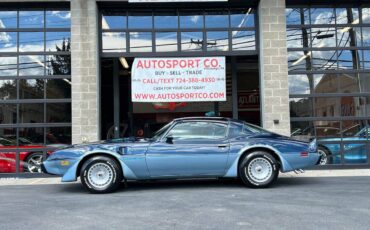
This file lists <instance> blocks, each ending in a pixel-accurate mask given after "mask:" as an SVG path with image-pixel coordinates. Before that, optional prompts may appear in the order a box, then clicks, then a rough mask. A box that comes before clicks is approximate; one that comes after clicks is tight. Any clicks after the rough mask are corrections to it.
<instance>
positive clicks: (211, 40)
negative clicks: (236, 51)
mask: <svg viewBox="0 0 370 230" xmlns="http://www.w3.org/2000/svg"><path fill="white" fill-rule="evenodd" d="M207 50H208V51H215V50H217V51H228V50H229V33H228V32H227V31H213V32H207Z"/></svg>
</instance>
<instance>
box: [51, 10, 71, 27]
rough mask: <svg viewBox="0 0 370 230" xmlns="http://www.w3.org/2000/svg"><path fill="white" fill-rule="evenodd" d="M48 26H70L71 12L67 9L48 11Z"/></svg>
mask: <svg viewBox="0 0 370 230" xmlns="http://www.w3.org/2000/svg"><path fill="white" fill-rule="evenodd" d="M45 18H46V28H70V27H71V13H70V12H69V11H67V10H60V11H59V10H53V11H46V16H45Z"/></svg>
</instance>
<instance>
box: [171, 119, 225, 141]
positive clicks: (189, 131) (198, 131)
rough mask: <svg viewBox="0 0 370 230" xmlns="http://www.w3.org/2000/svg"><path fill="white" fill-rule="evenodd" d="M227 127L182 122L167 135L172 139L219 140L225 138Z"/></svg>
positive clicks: (198, 122) (223, 125)
mask: <svg viewBox="0 0 370 230" xmlns="http://www.w3.org/2000/svg"><path fill="white" fill-rule="evenodd" d="M226 132H227V125H226V124H223V123H218V122H203V121H194V122H182V123H179V124H177V125H175V127H173V128H172V129H171V130H170V131H169V132H168V134H167V136H172V137H173V138H174V139H220V138H224V137H225V136H226Z"/></svg>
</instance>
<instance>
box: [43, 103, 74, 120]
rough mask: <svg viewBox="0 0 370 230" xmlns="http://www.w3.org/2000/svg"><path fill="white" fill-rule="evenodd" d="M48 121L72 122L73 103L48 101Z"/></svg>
mask: <svg viewBox="0 0 370 230" xmlns="http://www.w3.org/2000/svg"><path fill="white" fill-rule="evenodd" d="M46 122H47V123H61V122H62V123H69V122H71V103H48V104H46Z"/></svg>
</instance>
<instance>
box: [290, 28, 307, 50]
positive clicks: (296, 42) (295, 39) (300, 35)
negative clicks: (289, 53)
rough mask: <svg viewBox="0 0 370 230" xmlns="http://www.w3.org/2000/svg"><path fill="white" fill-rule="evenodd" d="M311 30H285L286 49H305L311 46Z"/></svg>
mask: <svg viewBox="0 0 370 230" xmlns="http://www.w3.org/2000/svg"><path fill="white" fill-rule="evenodd" d="M310 34H311V29H307V28H302V29H294V28H287V47H288V48H307V47H310V46H311V38H310Z"/></svg>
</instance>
